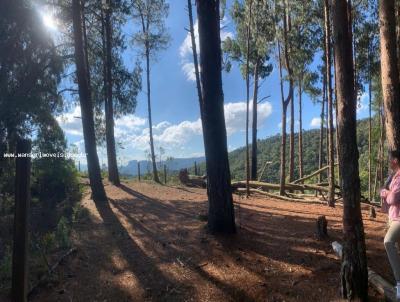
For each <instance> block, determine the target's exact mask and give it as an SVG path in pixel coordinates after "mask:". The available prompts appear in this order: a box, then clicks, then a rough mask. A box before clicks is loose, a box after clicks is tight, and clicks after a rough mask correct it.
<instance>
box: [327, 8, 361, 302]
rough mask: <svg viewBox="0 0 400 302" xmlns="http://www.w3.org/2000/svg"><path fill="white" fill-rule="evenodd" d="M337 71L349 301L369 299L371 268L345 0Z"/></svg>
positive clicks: (337, 16) (337, 33) (338, 27)
mask: <svg viewBox="0 0 400 302" xmlns="http://www.w3.org/2000/svg"><path fill="white" fill-rule="evenodd" d="M332 19H333V28H334V41H335V45H334V47H335V72H336V79H337V83H336V87H337V102H338V129H337V131H339V161H340V169H341V171H340V172H341V177H342V182H341V190H342V196H343V239H344V244H343V258H342V269H341V291H342V295H343V298H347V299H349V300H352V299H354V300H361V301H367V300H368V269H367V257H366V248H365V237H364V226H363V221H362V216H361V205H360V196H361V192H360V178H359V167H358V158H359V154H358V147H357V120H356V105H357V104H356V102H357V100H356V99H355V94H354V78H353V77H354V70H353V59H352V58H353V55H352V41H351V37H350V34H349V30H348V28H349V24H348V16H347V9H346V0H333V18H332Z"/></svg>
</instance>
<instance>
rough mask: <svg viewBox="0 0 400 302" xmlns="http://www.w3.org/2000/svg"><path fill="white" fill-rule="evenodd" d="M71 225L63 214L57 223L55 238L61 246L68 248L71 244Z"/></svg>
mask: <svg viewBox="0 0 400 302" xmlns="http://www.w3.org/2000/svg"><path fill="white" fill-rule="evenodd" d="M70 235H71V226H70V224H69V222H68V220H67V219H66V218H65V217H64V216H63V217H61V219H60V221H59V222H58V224H57V229H56V233H55V238H56V240H57V243H58V246H59V247H60V248H68V247H70V246H71V240H70Z"/></svg>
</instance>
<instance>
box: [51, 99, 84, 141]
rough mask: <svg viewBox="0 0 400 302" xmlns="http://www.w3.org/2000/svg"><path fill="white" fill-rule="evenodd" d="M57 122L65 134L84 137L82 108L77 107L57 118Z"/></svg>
mask: <svg viewBox="0 0 400 302" xmlns="http://www.w3.org/2000/svg"><path fill="white" fill-rule="evenodd" d="M56 120H57V121H58V123H59V125H60V127H61V128H62V129H63V130H64V131H65V133H67V134H71V135H75V136H83V132H82V119H81V107H80V106H76V107H75V108H74V110H73V111H71V112H68V113H64V114H63V115H60V116H58V117H56Z"/></svg>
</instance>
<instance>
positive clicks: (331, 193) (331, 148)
mask: <svg viewBox="0 0 400 302" xmlns="http://www.w3.org/2000/svg"><path fill="white" fill-rule="evenodd" d="M324 3H325V7H324V10H325V14H324V15H325V55H326V59H325V60H326V81H327V88H328V95H327V96H328V129H329V132H328V146H329V147H328V151H329V156H328V157H329V175H328V181H329V189H330V190H329V193H328V205H329V206H330V207H334V206H335V155H334V141H333V99H332V71H331V63H332V55H331V50H332V48H331V24H330V8H329V0H324Z"/></svg>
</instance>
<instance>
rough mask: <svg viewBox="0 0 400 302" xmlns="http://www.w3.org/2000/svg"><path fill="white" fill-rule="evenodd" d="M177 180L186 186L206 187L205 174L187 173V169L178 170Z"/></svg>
mask: <svg viewBox="0 0 400 302" xmlns="http://www.w3.org/2000/svg"><path fill="white" fill-rule="evenodd" d="M179 180H180V182H181V183H182V184H184V185H185V186H188V187H200V188H206V187H207V182H206V176H196V175H189V173H188V170H187V169H182V170H180V171H179Z"/></svg>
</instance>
